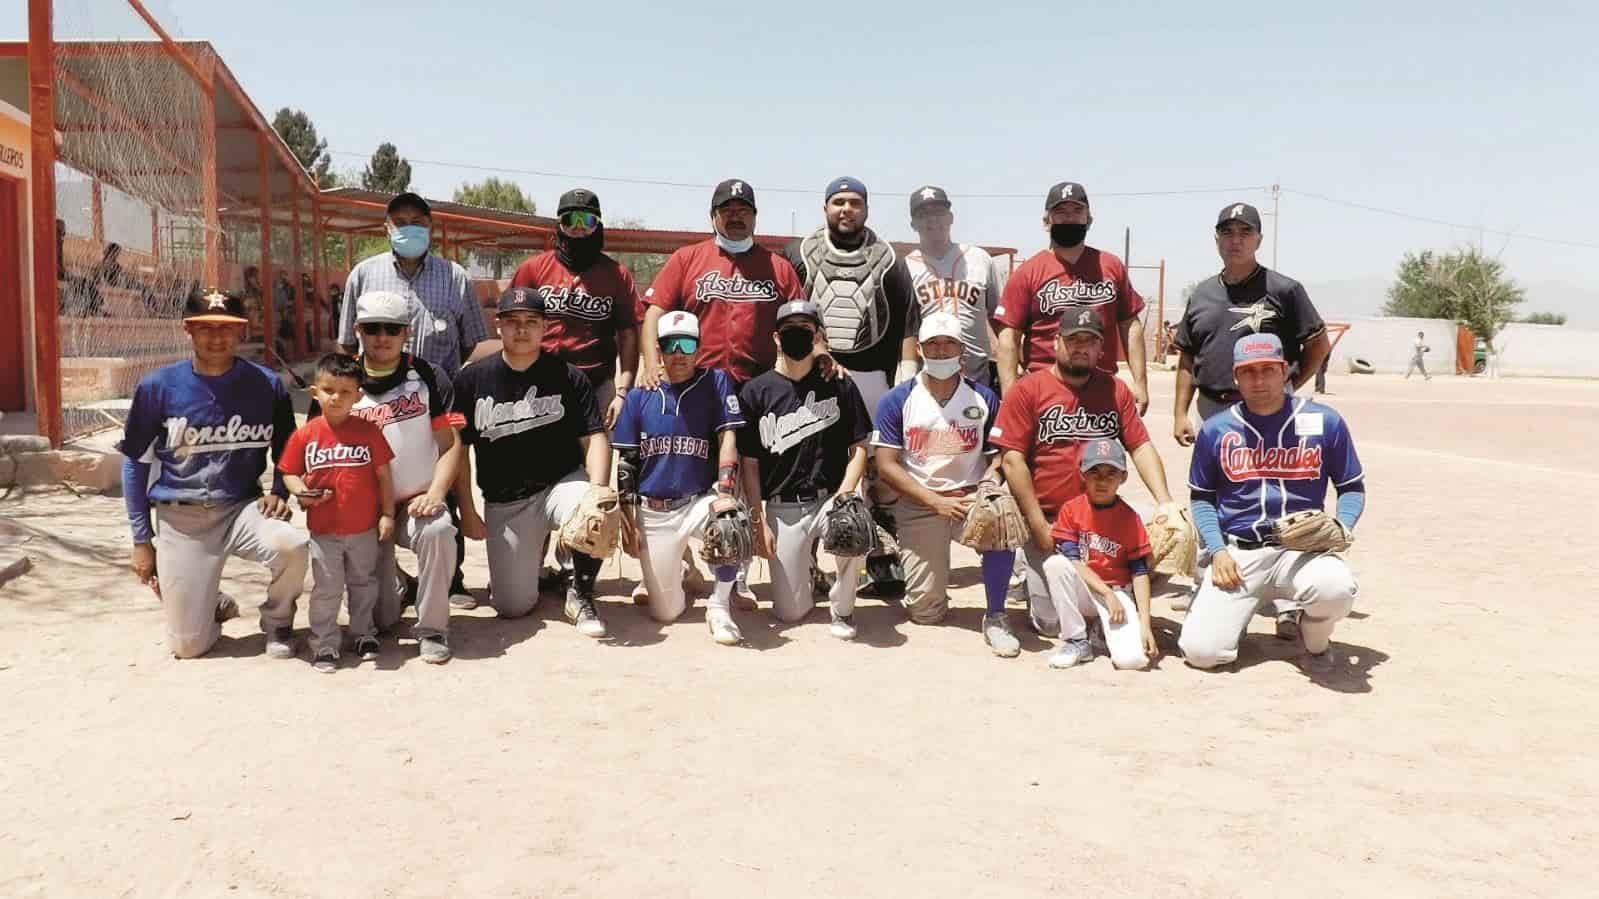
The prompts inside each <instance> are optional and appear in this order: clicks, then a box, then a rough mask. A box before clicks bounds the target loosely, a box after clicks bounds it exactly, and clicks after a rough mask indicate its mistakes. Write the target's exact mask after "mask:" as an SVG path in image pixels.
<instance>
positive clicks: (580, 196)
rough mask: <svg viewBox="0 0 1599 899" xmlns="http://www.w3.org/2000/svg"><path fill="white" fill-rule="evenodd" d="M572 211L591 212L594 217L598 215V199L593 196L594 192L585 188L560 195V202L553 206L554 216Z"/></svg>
mask: <svg viewBox="0 0 1599 899" xmlns="http://www.w3.org/2000/svg"><path fill="white" fill-rule="evenodd" d="M573 209H581V210H583V211H584V212H592V213H594V214H595V215H599V214H600V198H599V197H598V196H596V195H595V193H594V191H592V190H589V189H588V188H586V187H579V188H574V189H573V190H569V191H567V192H566V193H564V194H561V199H560V202H558V203H556V204H555V214H556V215H560V214H561V213H563V212H568V211H571V210H573Z"/></svg>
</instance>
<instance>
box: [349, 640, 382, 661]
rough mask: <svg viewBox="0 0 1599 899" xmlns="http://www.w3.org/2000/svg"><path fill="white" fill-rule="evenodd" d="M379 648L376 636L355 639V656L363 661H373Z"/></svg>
mask: <svg viewBox="0 0 1599 899" xmlns="http://www.w3.org/2000/svg"><path fill="white" fill-rule="evenodd" d="M379 648H380V647H379V644H378V638H376V637H362V638H360V639H359V640H356V641H355V656H356V658H358V659H360V660H361V661H363V662H371V661H375V660H376V659H377V657H378V651H379Z"/></svg>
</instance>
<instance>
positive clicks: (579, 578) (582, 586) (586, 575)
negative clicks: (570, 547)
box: [572, 552, 600, 596]
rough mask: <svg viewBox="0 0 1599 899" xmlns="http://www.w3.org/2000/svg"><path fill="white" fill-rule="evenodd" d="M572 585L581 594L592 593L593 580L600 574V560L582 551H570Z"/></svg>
mask: <svg viewBox="0 0 1599 899" xmlns="http://www.w3.org/2000/svg"><path fill="white" fill-rule="evenodd" d="M572 571H573V577H572V585H573V586H575V587H576V588H577V592H578V593H580V594H582V595H583V596H593V595H594V580H595V579H596V578H598V577H599V575H600V560H599V559H596V558H594V557H593V556H590V555H585V554H584V553H580V552H574V553H572Z"/></svg>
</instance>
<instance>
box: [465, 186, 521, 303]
mask: <svg viewBox="0 0 1599 899" xmlns="http://www.w3.org/2000/svg"><path fill="white" fill-rule="evenodd" d="M455 202H457V203H465V204H467V205H468V206H481V207H483V208H485V209H498V210H500V211H501V212H525V213H527V214H528V215H532V214H533V213H534V212H535V211H536V210H535V205H534V202H533V200H532V199H530V198H529V197H528V196H527V195H526V194H524V193H522V188H521V187H520V186H519V185H517V183H516V182H514V181H501V180H500V179H498V178H485V179H483V180H482V181H479V182H478V183H476V184H463V185H461V186H460V187H457V188H456V189H455ZM471 253H472V258H473V259H475V260H477V261H478V263H479V264H481V265H483V266H484V267H486V268H489V269H492V270H493V272H494V278H495V280H499V279H500V278H503V277H505V269H506V268H507V267H508V266H510V265H511V263H513V262H515V261H516V260H517V259H518V257H520V256H522V255H524V254H523V253H522V252H521V251H520V250H477V249H474V250H472V251H471Z"/></svg>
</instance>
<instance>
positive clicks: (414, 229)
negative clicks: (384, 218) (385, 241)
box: [389, 225, 428, 259]
mask: <svg viewBox="0 0 1599 899" xmlns="http://www.w3.org/2000/svg"><path fill="white" fill-rule="evenodd" d="M389 248H390V249H392V250H394V255H396V256H400V257H403V258H405V259H416V258H418V257H420V256H423V255H425V254H426V253H427V251H428V228H427V226H426V225H394V226H391V227H390V228H389Z"/></svg>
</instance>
